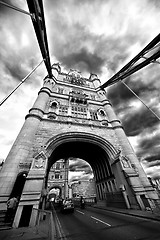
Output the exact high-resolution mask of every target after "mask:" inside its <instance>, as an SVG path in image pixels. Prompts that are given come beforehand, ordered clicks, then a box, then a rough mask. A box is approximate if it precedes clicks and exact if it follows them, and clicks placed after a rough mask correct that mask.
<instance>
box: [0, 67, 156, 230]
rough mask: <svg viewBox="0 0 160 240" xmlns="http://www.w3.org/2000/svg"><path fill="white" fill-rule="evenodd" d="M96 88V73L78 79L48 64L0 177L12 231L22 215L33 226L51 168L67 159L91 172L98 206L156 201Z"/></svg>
mask: <svg viewBox="0 0 160 240" xmlns="http://www.w3.org/2000/svg"><path fill="white" fill-rule="evenodd" d="M100 86H101V81H100V79H99V78H98V76H97V75H96V74H91V75H90V77H89V78H83V77H82V76H81V75H80V74H79V73H77V72H76V70H73V71H71V72H70V73H69V74H68V73H64V72H62V71H61V66H60V65H59V64H58V63H55V64H53V65H52V77H49V76H47V77H46V78H45V79H44V81H43V86H42V88H41V89H40V91H39V93H38V96H37V99H36V101H35V103H34V104H33V107H32V108H31V109H30V110H29V113H28V114H27V115H26V117H25V122H24V125H23V126H22V128H21V130H20V132H19V134H18V136H17V139H16V140H15V142H14V144H13V146H12V148H11V150H10V152H9V154H8V156H7V159H6V161H5V162H4V164H3V168H2V170H1V172H0V179H1V180H0V209H1V210H6V202H7V200H8V199H9V198H10V197H11V196H15V195H16V196H18V197H19V204H18V208H17V211H16V215H15V218H14V222H13V225H14V227H19V226H22V225H23V223H22V219H23V217H24V215H25V214H28V215H29V216H28V218H27V219H28V225H34V224H35V222H36V217H37V215H36V213H35V211H33V209H34V208H36V209H39V208H41V207H42V208H43V207H45V201H46V189H47V182H48V176H49V172H50V169H51V167H52V166H53V164H54V163H55V162H56V161H58V160H60V159H68V158H70V157H73V158H81V159H83V160H85V161H87V162H88V163H89V164H90V166H91V167H92V169H93V174H94V178H95V184H96V196H97V200H98V201H101V200H106V201H107V204H111V202H112V200H113V199H112V197H113V194H114V196H118V199H121V202H122V203H123V207H125V208H134V209H145V207H146V202H147V205H148V204H149V205H154V201H150V200H149V199H152V200H156V199H158V196H157V194H156V192H155V191H154V189H153V187H152V186H151V184H150V182H149V180H148V178H147V176H146V174H145V172H144V170H143V168H142V166H141V165H140V163H139V161H138V159H137V156H136V154H135V153H134V151H133V149H132V147H131V145H130V143H129V141H128V139H127V137H126V134H125V132H124V129H123V126H122V124H121V122H120V121H119V119H118V118H117V116H116V114H115V112H114V109H113V107H112V105H111V103H110V101H109V99H108V98H107V93H106V91H105V90H102V89H101V87H100ZM117 207H119V206H118V201H117ZM28 209H29V210H30V211H28Z"/></svg>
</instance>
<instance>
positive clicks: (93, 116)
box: [90, 110, 98, 120]
mask: <svg viewBox="0 0 160 240" xmlns="http://www.w3.org/2000/svg"><path fill="white" fill-rule="evenodd" d="M90 117H91V119H92V120H98V115H97V111H92V110H91V111H90Z"/></svg>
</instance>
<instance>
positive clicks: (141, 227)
mask: <svg viewBox="0 0 160 240" xmlns="http://www.w3.org/2000/svg"><path fill="white" fill-rule="evenodd" d="M56 214H57V219H58V222H59V230H60V231H61V236H60V239H63V240H135V239H136V240H155V239H156V240H160V222H158V221H153V220H148V219H143V218H139V217H134V216H129V215H124V214H120V213H115V212H111V211H106V210H103V209H97V208H92V207H87V208H85V209H80V208H75V212H74V213H61V212H60V211H59V210H57V211H56Z"/></svg>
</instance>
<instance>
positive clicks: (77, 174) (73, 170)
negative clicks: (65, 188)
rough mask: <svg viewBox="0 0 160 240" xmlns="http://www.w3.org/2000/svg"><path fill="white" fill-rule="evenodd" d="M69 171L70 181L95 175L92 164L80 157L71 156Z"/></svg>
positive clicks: (87, 178)
mask: <svg viewBox="0 0 160 240" xmlns="http://www.w3.org/2000/svg"><path fill="white" fill-rule="evenodd" d="M69 171H70V173H69V179H70V182H74V181H79V180H89V179H90V178H92V177H93V171H92V168H91V166H90V165H89V164H88V163H87V162H86V161H84V160H82V159H79V158H77V159H74V158H70V160H69Z"/></svg>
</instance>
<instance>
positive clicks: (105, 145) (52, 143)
mask: <svg viewBox="0 0 160 240" xmlns="http://www.w3.org/2000/svg"><path fill="white" fill-rule="evenodd" d="M71 141H73V142H74V141H76V142H77V141H83V142H89V143H93V144H95V145H97V146H99V147H100V148H102V149H103V150H104V151H105V152H106V153H107V154H108V156H109V158H110V159H115V158H116V157H117V155H119V151H118V150H117V149H115V147H114V146H113V145H112V144H111V143H110V142H109V141H107V140H106V139H104V138H102V137H99V136H97V135H94V134H90V133H84V132H69V133H61V134H58V135H56V136H55V137H53V138H51V139H50V140H49V141H48V142H47V143H46V144H45V146H46V154H47V155H48V154H49V155H50V154H51V153H52V152H53V151H54V150H55V148H56V147H58V146H59V145H61V144H63V143H65V142H71Z"/></svg>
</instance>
